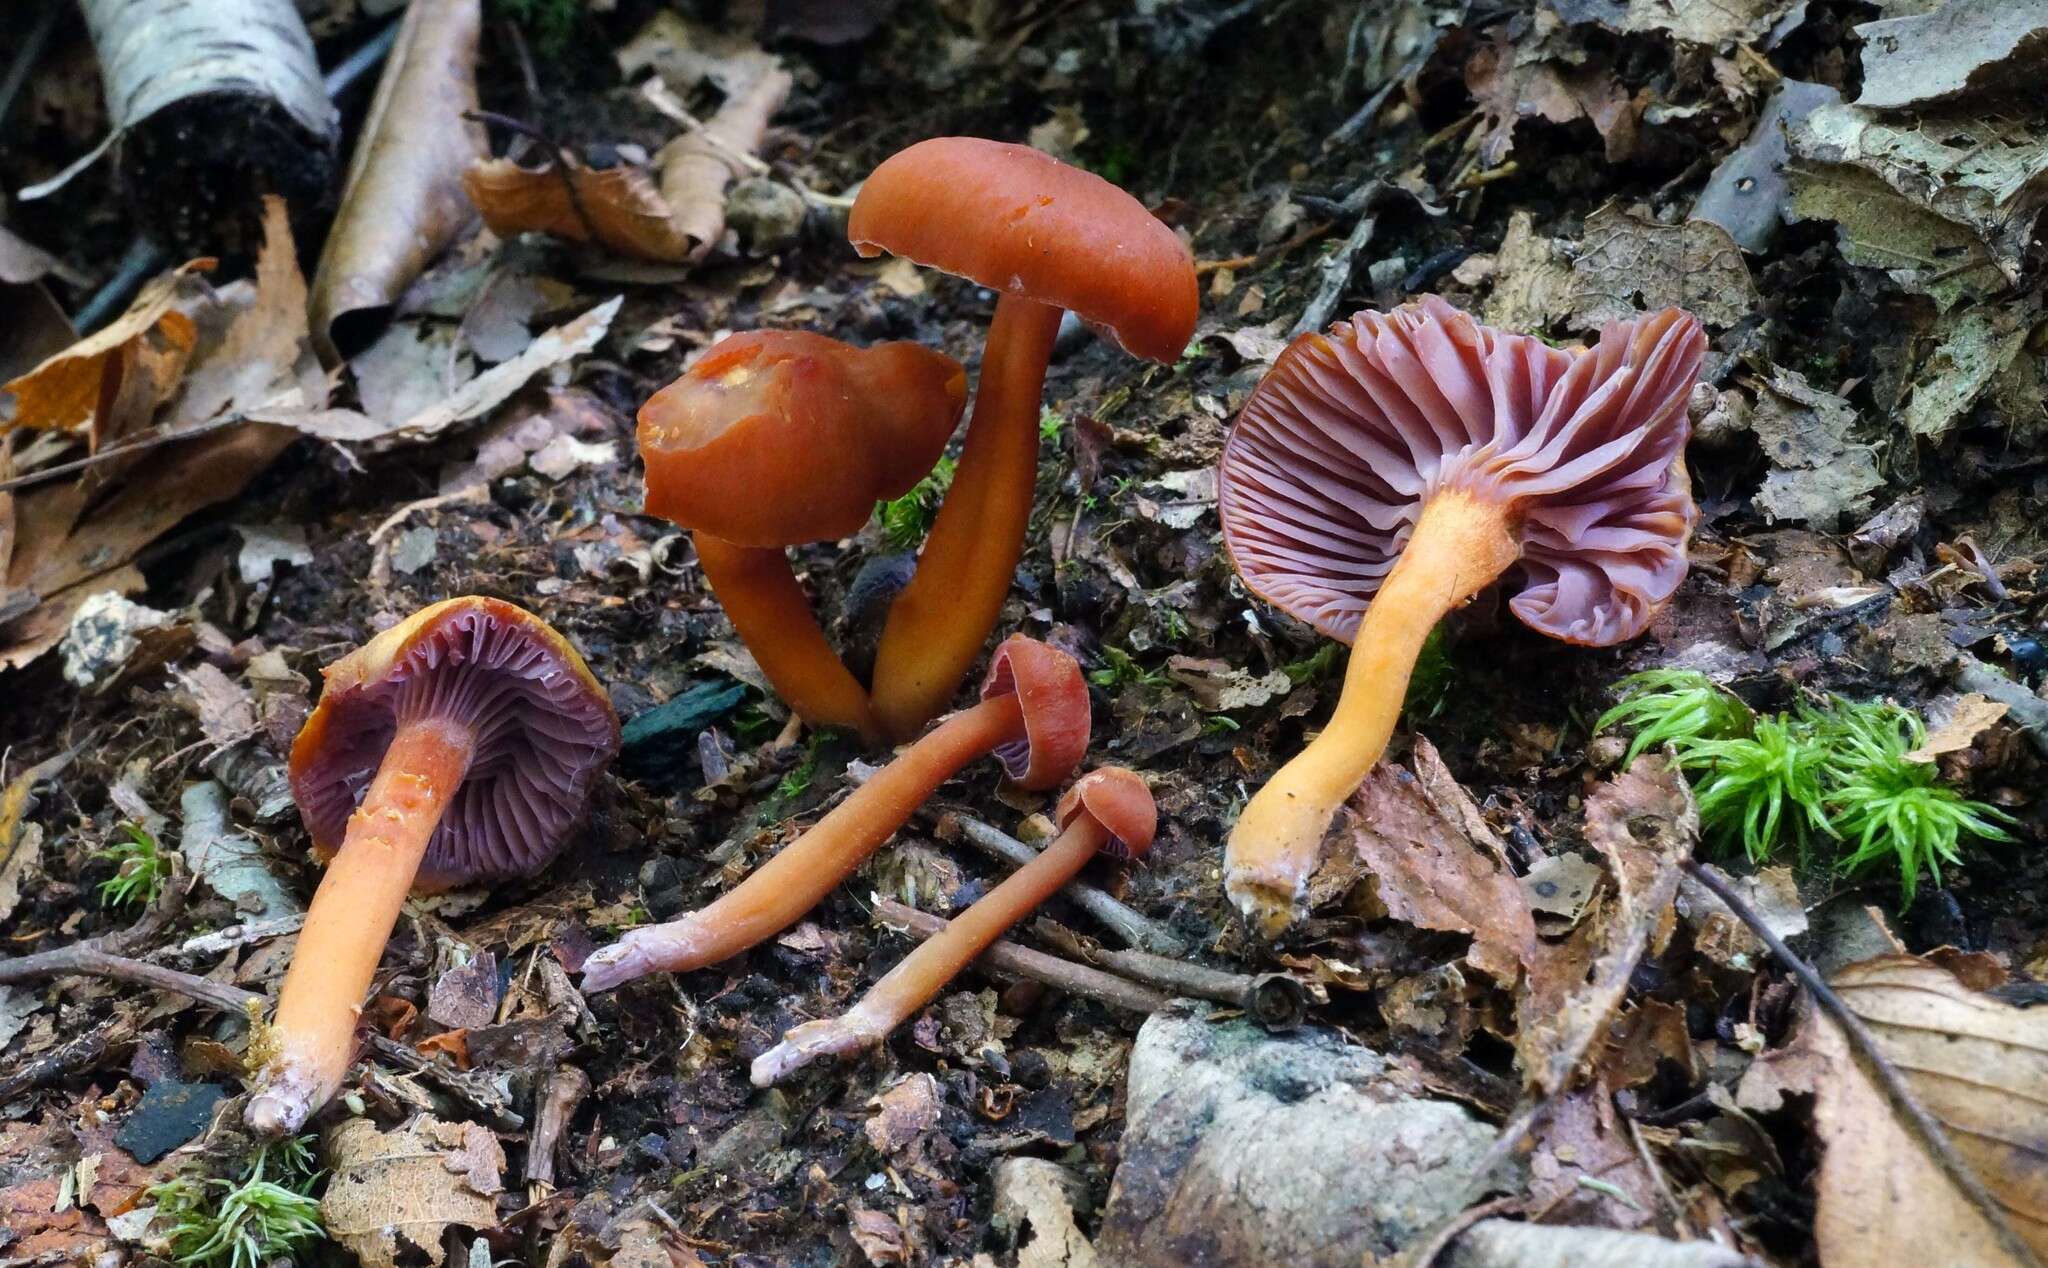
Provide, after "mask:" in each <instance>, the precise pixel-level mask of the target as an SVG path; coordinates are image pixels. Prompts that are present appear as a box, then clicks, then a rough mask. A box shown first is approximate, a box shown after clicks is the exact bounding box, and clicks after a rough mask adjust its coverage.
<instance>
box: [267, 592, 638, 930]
mask: <svg viewBox="0 0 2048 1268" xmlns="http://www.w3.org/2000/svg"><path fill="white" fill-rule="evenodd" d="M325 677H326V685H325V687H324V688H323V689H322V691H321V693H320V703H319V705H318V706H317V707H316V708H315V709H314V710H313V712H312V715H311V716H309V717H308V718H307V719H306V724H305V725H304V726H303V727H301V728H300V730H299V735H298V739H297V740H296V741H294V742H293V744H292V755H291V765H290V777H291V786H292V799H293V800H294V801H296V802H297V803H298V806H299V816H300V818H302V819H303V820H304V821H305V824H306V831H307V832H309V833H310V834H312V837H313V849H314V851H315V852H316V853H318V854H320V855H321V856H323V857H328V856H332V855H333V854H334V853H335V851H337V850H339V849H340V848H341V846H342V841H343V839H344V838H345V836H346V835H347V832H348V821H349V816H350V815H351V814H353V813H354V811H355V808H356V805H357V803H358V802H360V801H361V800H362V798H363V794H364V791H365V790H366V789H367V788H368V787H369V785H370V781H371V780H372V779H373V778H374V777H375V776H376V774H377V768H378V765H379V763H380V762H382V760H383V758H384V751H385V749H387V748H388V747H390V744H391V739H392V736H393V735H394V734H395V733H396V731H397V729H398V726H399V725H400V724H401V723H405V722H419V721H430V720H436V719H443V720H447V721H452V722H458V723H461V724H463V725H464V726H466V727H469V728H471V729H472V730H473V731H474V732H475V734H476V737H477V738H476V749H475V753H474V755H473V756H472V757H471V759H470V762H469V773H468V774H467V775H466V776H465V777H464V779H463V781H462V786H461V788H460V789H458V790H457V791H456V792H455V794H454V795H453V797H452V799H451V800H450V801H449V803H448V808H447V810H446V811H445V812H444V813H443V814H442V816H441V821H440V824H439V825H438V826H437V827H436V828H435V830H434V835H433V838H432V840H431V841H430V842H429V843H428V846H427V853H426V857H425V858H424V859H422V860H421V862H420V869H419V872H418V874H417V876H416V878H415V880H414V883H413V888H414V889H415V890H417V891H419V892H423V893H424V892H432V891H434V890H438V889H446V888H448V887H449V886H452V885H462V884H467V883H469V882H472V881H477V880H489V879H494V878H499V877H510V876H528V875H531V874H533V873H535V872H538V871H539V870H540V869H541V868H543V867H545V866H547V864H548V863H549V862H550V861H552V860H553V859H554V857H555V855H556V854H558V853H560V852H561V849H562V846H563V845H564V844H565V843H566V842H567V840H568V836H569V832H570V830H571V829H572V828H574V827H575V826H576V824H577V822H578V821H580V820H581V819H582V817H583V811H584V807H585V806H586V804H587V803H588V802H589V799H590V793H591V790H592V789H593V788H594V787H595V786H596V783H597V776H598V773H599V772H600V771H602V770H603V769H604V767H605V765H606V763H608V762H609V761H610V760H611V758H612V755H613V754H615V753H617V752H618V749H619V719H618V716H617V715H616V714H615V713H613V712H612V707H611V702H610V700H609V699H607V697H606V695H605V691H604V688H603V687H602V686H600V685H599V684H598V681H597V679H596V678H594V677H592V676H591V673H590V669H589V667H588V666H587V665H585V664H584V663H583V658H582V657H581V656H579V655H577V653H576V649H575V648H574V647H571V646H570V645H569V640H567V639H565V638H563V637H562V636H561V635H560V634H559V633H557V632H556V631H555V630H554V629H553V627H551V626H549V625H548V624H547V623H546V622H545V621H542V620H541V619H540V618H539V617H537V616H535V615H533V613H531V612H528V611H527V610H526V609H524V608H521V607H518V606H517V605H515V604H511V603H506V602H504V601H503V600H500V599H487V598H482V597H479V596H475V595H470V596H466V597H463V598H458V599H448V600H445V601H443V602H440V603H435V604H431V605H429V606H427V607H424V608H421V609H420V610H419V611H418V612H415V613H413V614H412V615H411V616H410V617H407V618H406V619H405V620H403V621H401V622H399V623H398V624H397V625H394V626H392V627H391V628H390V629H388V630H385V631H384V632H383V633H382V634H379V635H377V637H375V638H373V639H371V640H370V641H369V642H367V643H365V644H363V645H362V646H361V647H359V648H357V649H356V650H354V651H352V652H350V653H349V654H348V655H346V656H343V657H342V658H341V659H340V660H337V661H335V662H334V663H333V664H331V665H329V666H328V667H327V668H326V670H325Z"/></svg>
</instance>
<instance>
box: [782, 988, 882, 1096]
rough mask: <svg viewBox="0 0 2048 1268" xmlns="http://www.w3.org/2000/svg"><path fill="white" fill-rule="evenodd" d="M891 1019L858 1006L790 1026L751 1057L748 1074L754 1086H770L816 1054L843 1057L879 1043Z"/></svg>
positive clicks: (800, 1067)
mask: <svg viewBox="0 0 2048 1268" xmlns="http://www.w3.org/2000/svg"><path fill="white" fill-rule="evenodd" d="M893 1029H895V1023H894V1022H892V1021H890V1020H889V1019H887V1018H881V1017H871V1016H868V1015H867V1014H866V1013H864V1012H863V1011H862V1010H861V1009H859V1008H857V1007H856V1008H854V1009H852V1010H850V1011H848V1012H845V1013H841V1014H840V1015H839V1016H837V1017H825V1018H821V1019H819V1020H817V1021H807V1022H805V1023H804V1024H803V1025H801V1026H793V1027H791V1028H790V1029H789V1030H788V1031H786V1032H784V1034H783V1036H782V1042H781V1043H779V1044H776V1045H775V1046H774V1047H773V1048H770V1049H769V1050H768V1051H766V1052H764V1053H762V1054H761V1055H760V1056H758V1057H755V1058H754V1065H753V1069H752V1070H750V1071H749V1072H748V1073H749V1077H750V1078H752V1079H753V1081H754V1086H755V1087H773V1086H775V1085H776V1084H777V1083H780V1082H782V1080H784V1079H786V1078H788V1077H789V1076H790V1075H792V1074H794V1073H796V1072H797V1071H798V1070H801V1069H803V1068H804V1067H805V1066H807V1065H809V1064H810V1063H811V1062H813V1061H816V1060H817V1059H818V1058H819V1057H826V1056H832V1057H847V1056H852V1055H853V1054H855V1053H859V1052H866V1051H867V1050H868V1049H870V1048H874V1047H878V1046H880V1044H881V1042H882V1041H883V1040H884V1039H887V1038H888V1037H889V1032H890V1031H891V1030H893Z"/></svg>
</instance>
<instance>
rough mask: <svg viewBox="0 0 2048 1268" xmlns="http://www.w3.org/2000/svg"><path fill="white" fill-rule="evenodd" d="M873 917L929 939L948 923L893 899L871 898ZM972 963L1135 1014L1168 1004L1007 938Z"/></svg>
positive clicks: (1145, 989)
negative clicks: (873, 906) (872, 900)
mask: <svg viewBox="0 0 2048 1268" xmlns="http://www.w3.org/2000/svg"><path fill="white" fill-rule="evenodd" d="M875 917H876V918H877V919H878V920H880V921H881V922H882V923H883V924H885V925H888V926H890V927H891V928H895V929H902V930H904V931H906V932H908V933H911V934H914V935H916V936H917V937H919V938H929V937H931V936H933V935H934V934H937V933H938V932H939V931H941V930H943V929H944V928H945V927H946V922H945V921H944V920H941V919H940V918H939V917H937V916H934V915H931V914H929V913H927V912H922V911H919V910H918V909H917V908H915V907H908V906H905V905H904V904H902V903H899V902H897V901H896V900H895V899H893V898H877V899H875ZM976 963H978V964H982V965H985V966H987V967H989V968H995V969H1001V970H1003V971H1004V972H1005V973H1013V974H1015V975H1017V976H1018V977H1028V978H1030V979H1031V980H1032V981H1034V982H1043V983H1045V984H1046V985H1047V986H1054V987H1058V988H1059V989H1060V990H1063V991H1067V992H1069V993H1071V994H1074V995H1085V996H1086V997H1088V998H1089V999H1092V1000H1096V1001H1098V1002H1100V1003H1104V1004H1108V1005H1110V1006H1111V1007H1113V1008H1122V1009H1126V1010H1128V1011H1130V1012H1134V1013H1156V1012H1158V1011H1159V1010H1160V1009H1162V1008H1165V1007H1166V1004H1167V997H1166V996H1165V995H1163V994H1161V993H1160V992H1158V991H1155V990H1153V989H1152V988H1151V987H1149V986H1140V985H1139V984H1138V983H1136V982H1132V981H1129V980H1127V979H1125V978H1121V977H1117V976H1116V975H1115V974H1112V973H1104V972H1103V971H1102V970H1101V969H1091V968H1089V967H1088V966H1087V965H1085V964H1075V963H1074V962H1073V961H1071V960H1062V959H1060V958H1059V957H1058V956H1056V955H1047V954H1046V953H1045V952H1043V951H1033V950H1032V949H1031V948H1029V947H1021V946H1018V945H1017V944H1016V943H1014V942H1011V941H1009V940H1008V939H1004V940H1002V941H1000V942H996V943H993V944H991V945H990V946H989V949H988V950H986V951H984V952H982V953H981V956H980V958H979V959H978V960H977V961H976Z"/></svg>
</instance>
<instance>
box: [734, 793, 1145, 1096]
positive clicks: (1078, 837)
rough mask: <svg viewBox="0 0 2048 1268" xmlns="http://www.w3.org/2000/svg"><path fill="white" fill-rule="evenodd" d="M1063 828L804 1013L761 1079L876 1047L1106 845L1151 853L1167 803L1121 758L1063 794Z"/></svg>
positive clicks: (760, 1067) (757, 1066)
mask: <svg viewBox="0 0 2048 1268" xmlns="http://www.w3.org/2000/svg"><path fill="white" fill-rule="evenodd" d="M1059 824H1060V834H1059V836H1057V837H1055V838H1054V839H1053V842H1052V844H1051V845H1048V846H1046V847H1045V850H1044V852H1043V853H1041V854H1039V856H1038V857H1037V858H1035V859H1032V860H1031V861H1030V862H1029V863H1026V864H1025V865H1024V866H1023V867H1020V868H1018V869H1017V870H1016V871H1015V872H1013V873H1011V875H1010V877H1009V878H1008V879H1007V880H1005V881H1004V882H1003V883H1002V884H1000V885H998V886H996V887H995V888H994V889H992V890H990V891H989V892H988V893H987V894H985V895H983V897H982V899H981V901H979V902H977V903H975V904H974V905H973V906H971V907H969V908H968V909H967V910H966V911H964V912H961V913H960V914H959V915H958V916H955V917H954V918H953V919H952V920H951V921H950V922H948V923H947V925H946V928H945V930H944V931H943V932H941V933H938V934H936V935H934V936H933V937H932V938H930V939H928V940H927V941H925V942H924V943H922V944H921V945H919V946H918V947H917V948H916V949H915V950H913V951H912V952H911V953H910V954H909V955H907V956H905V957H903V960H902V962H901V963H899V964H897V966H896V967H895V968H893V969H890V970H889V971H888V972H887V973H886V974H884V975H883V976H882V980H881V981H879V982H876V983H875V985H874V987H873V988H872V989H870V990H869V991H868V993H867V994H866V995H863V996H861V999H860V1002H859V1003H857V1004H855V1005H854V1006H853V1007H852V1008H850V1009H848V1010H847V1011H846V1012H844V1013H842V1014H840V1015H839V1016H837V1017H827V1018H821V1019H820V1020H818V1021H809V1022H805V1023H804V1024H803V1025H801V1026H796V1027H793V1028H792V1029H790V1030H789V1031H788V1032H787V1033H786V1034H784V1035H783V1036H782V1042H781V1043H779V1044H776V1045H775V1046H774V1047H773V1048H770V1049H769V1050H768V1051H766V1052H764V1053H762V1054H761V1055H760V1056H759V1057H756V1058H755V1059H754V1068H753V1080H754V1086H755V1087H768V1086H770V1085H772V1084H775V1083H779V1082H781V1081H782V1080H783V1079H785V1078H787V1077H789V1075H790V1073H791V1072H793V1071H795V1070H798V1069H801V1068H802V1067H804V1066H806V1065H809V1064H810V1063H811V1062H812V1061H815V1060H816V1059H818V1058H819V1057H821V1056H824V1055H826V1054H827V1053H830V1054H832V1055H834V1056H846V1055H849V1054H851V1053H856V1052H860V1051H863V1050H865V1049H868V1048H872V1047H875V1046H876V1045H877V1044H880V1043H881V1042H882V1041H883V1040H884V1039H886V1038H888V1037H889V1032H891V1031H893V1030H895V1029H896V1028H897V1027H898V1026H900V1025H902V1024H903V1023H904V1022H906V1021H908V1020H910V1019H911V1018H912V1017H913V1016H915V1015H916V1014H917V1011H918V1010H919V1009H921V1008H923V1007H924V1006H925V1005H926V1004H929V1003H930V1002H931V1001H932V1000H933V999H934V998H936V997H937V995H938V993H939V992H940V991H942V990H944V989H945V987H946V983H948V982H950V981H952V980H953V979H954V978H955V977H958V976H959V975H960V971H961V970H962V969H964V968H966V967H967V966H968V965H969V964H971V963H972V962H973V961H974V957H975V956H977V955H980V954H981V953H982V952H983V951H985V950H987V949H988V946H989V944H990V943H992V942H994V941H995V940H996V939H997V938H1000V937H1002V936H1003V934H1004V933H1005V932H1007V931H1008V930H1009V929H1010V928H1011V927H1012V926H1014V925H1015V924H1016V923H1017V922H1018V921H1020V920H1022V919H1024V917H1026V916H1028V915H1030V914H1031V913H1032V912H1034V911H1036V910H1037V909H1038V907H1039V905H1040V904H1042V903H1044V902H1045V900H1046V899H1048V898H1050V897H1052V896H1053V895H1054V894H1056V893H1058V892H1059V890H1060V888H1061V887H1062V886H1064V885H1065V884H1066V883H1067V882H1068V881H1071V880H1073V879H1074V877H1075V876H1077V875H1079V874H1080V871H1081V869H1082V868H1083V867H1086V866H1087V865H1088V860H1089V859H1091V858H1094V857H1095V854H1096V852H1097V851H1102V852H1104V853H1107V854H1111V855H1114V856H1115V857H1117V858H1124V859H1134V858H1142V857H1143V856H1144V854H1145V851H1146V850H1148V849H1150V848H1151V846H1152V835H1153V833H1154V831H1155V830H1156V829H1157V827H1158V807H1157V806H1155V805H1154V804H1153V802H1152V790H1151V789H1149V788H1147V787H1146V786H1145V781H1144V780H1143V779H1142V778H1141V777H1139V776H1138V775H1136V774H1133V773H1132V772H1130V771H1128V770H1125V769H1124V768H1122V767H1121V766H1106V767H1103V768H1102V769H1101V770H1094V771H1090V772H1088V773H1087V774H1086V775H1083V776H1082V777H1081V779H1080V781H1079V782H1078V783H1076V784H1075V785H1074V786H1073V787H1072V788H1069V789H1068V790H1067V794H1066V796H1064V797H1062V798H1060V804H1059Z"/></svg>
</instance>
